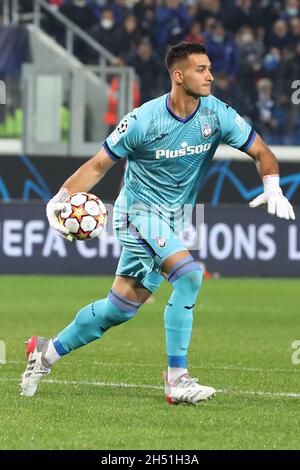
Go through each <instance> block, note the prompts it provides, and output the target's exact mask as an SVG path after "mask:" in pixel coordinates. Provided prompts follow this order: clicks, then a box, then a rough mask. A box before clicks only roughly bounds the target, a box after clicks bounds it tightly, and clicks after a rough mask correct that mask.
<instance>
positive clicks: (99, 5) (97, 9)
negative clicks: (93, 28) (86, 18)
mask: <svg viewBox="0 0 300 470" xmlns="http://www.w3.org/2000/svg"><path fill="white" fill-rule="evenodd" d="M90 5H91V8H92V10H93V13H94V15H95V16H96V18H97V20H98V21H99V18H100V16H101V15H102V12H103V10H104V9H105V8H106V7H107V0H92V1H91V3H90Z"/></svg>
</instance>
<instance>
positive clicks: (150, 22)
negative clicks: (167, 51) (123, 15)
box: [133, 0, 156, 44]
mask: <svg viewBox="0 0 300 470" xmlns="http://www.w3.org/2000/svg"><path fill="white" fill-rule="evenodd" d="M155 8H156V3H155V0H142V1H141V2H138V3H137V4H136V5H135V7H134V9H133V13H134V14H135V16H136V18H137V21H138V24H139V28H140V31H141V35H142V36H143V37H147V38H149V39H150V40H151V42H152V44H154V42H155V25H156V21H155Z"/></svg>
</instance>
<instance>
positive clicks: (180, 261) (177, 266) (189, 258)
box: [168, 256, 195, 281]
mask: <svg viewBox="0 0 300 470" xmlns="http://www.w3.org/2000/svg"><path fill="white" fill-rule="evenodd" d="M192 261H195V260H194V258H193V257H192V256H187V257H186V258H183V259H181V260H179V261H177V263H175V264H174V266H173V268H172V269H171V271H170V272H169V276H168V281H170V279H171V277H172V276H173V275H174V274H175V272H176V271H177V270H178V269H179V268H180V267H181V266H183V265H185V264H188V263H190V262H192Z"/></svg>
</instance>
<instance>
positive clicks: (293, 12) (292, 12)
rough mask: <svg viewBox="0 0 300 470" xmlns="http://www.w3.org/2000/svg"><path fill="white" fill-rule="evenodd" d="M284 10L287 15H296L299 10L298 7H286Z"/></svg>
mask: <svg viewBox="0 0 300 470" xmlns="http://www.w3.org/2000/svg"><path fill="white" fill-rule="evenodd" d="M286 12H287V14H288V15H289V16H297V15H298V12H299V10H298V8H287V10H286Z"/></svg>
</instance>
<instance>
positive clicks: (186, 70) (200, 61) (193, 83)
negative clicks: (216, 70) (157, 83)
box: [181, 54, 214, 98]
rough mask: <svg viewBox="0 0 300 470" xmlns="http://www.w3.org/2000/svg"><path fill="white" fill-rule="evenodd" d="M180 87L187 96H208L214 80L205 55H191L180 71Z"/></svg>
mask: <svg viewBox="0 0 300 470" xmlns="http://www.w3.org/2000/svg"><path fill="white" fill-rule="evenodd" d="M181 73H182V85H183V88H184V90H185V92H186V94H187V95H189V96H193V97H195V98H200V97H201V96H208V95H209V94H210V92H211V85H212V82H213V80H214V77H213V75H212V69H211V63H210V60H209V58H208V57H207V55H205V54H191V55H190V56H189V57H188V59H187V60H186V61H185V64H184V67H182V70H181Z"/></svg>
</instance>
